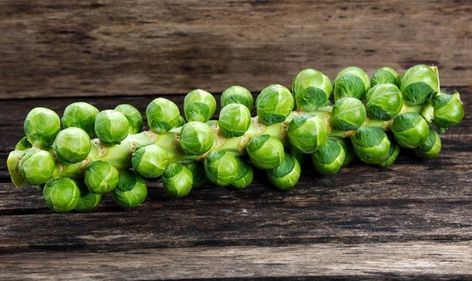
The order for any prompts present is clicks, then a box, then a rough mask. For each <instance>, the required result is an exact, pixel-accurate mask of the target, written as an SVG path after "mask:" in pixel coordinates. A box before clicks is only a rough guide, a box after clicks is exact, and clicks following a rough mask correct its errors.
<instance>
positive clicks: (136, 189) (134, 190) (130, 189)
mask: <svg viewBox="0 0 472 281" xmlns="http://www.w3.org/2000/svg"><path fill="white" fill-rule="evenodd" d="M147 194H148V190H147V186H146V183H145V182H144V180H143V178H141V177H140V176H139V175H138V174H136V173H134V172H131V171H123V172H121V173H120V177H119V181H118V185H117V186H116V188H115V190H113V193H112V196H113V201H115V203H116V204H117V205H118V206H120V207H122V208H127V209H132V208H136V207H138V206H139V205H141V203H143V202H144V200H145V199H146V197H147Z"/></svg>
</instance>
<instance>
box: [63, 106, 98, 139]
mask: <svg viewBox="0 0 472 281" xmlns="http://www.w3.org/2000/svg"><path fill="white" fill-rule="evenodd" d="M97 114H98V109H97V108H96V107H95V106H93V105H91V104H89V103H86V102H74V103H71V104H69V105H68V106H67V107H66V109H65V110H64V114H63V115H62V125H63V126H64V127H65V128H69V127H77V128H81V129H82V130H84V131H86V132H87V134H89V136H90V137H94V136H95V118H96V117H97Z"/></svg>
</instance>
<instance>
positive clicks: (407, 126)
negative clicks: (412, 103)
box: [391, 112, 429, 148]
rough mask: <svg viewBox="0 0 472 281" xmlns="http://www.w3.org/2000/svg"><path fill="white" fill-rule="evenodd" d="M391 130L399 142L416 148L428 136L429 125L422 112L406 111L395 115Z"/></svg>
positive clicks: (404, 145) (407, 146)
mask: <svg viewBox="0 0 472 281" xmlns="http://www.w3.org/2000/svg"><path fill="white" fill-rule="evenodd" d="M391 130H392V133H393V136H394V137H395V140H396V141H397V142H398V144H400V145H401V146H403V147H406V148H416V147H418V146H419V145H421V144H422V143H423V142H424V141H425V139H426V138H427V137H428V134H429V125H428V123H427V122H426V121H425V120H424V118H423V117H422V116H421V115H420V114H418V113H416V112H406V113H402V114H400V115H397V117H395V119H394V120H393V124H392V127H391Z"/></svg>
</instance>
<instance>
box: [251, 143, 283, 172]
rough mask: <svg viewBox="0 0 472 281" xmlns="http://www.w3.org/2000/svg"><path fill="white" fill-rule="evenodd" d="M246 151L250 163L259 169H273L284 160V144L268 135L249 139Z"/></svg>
mask: <svg viewBox="0 0 472 281" xmlns="http://www.w3.org/2000/svg"><path fill="white" fill-rule="evenodd" d="M246 151H247V153H248V155H249V159H250V160H251V163H252V164H253V165H254V166H255V167H257V168H259V169H264V170H268V169H274V168H276V167H277V166H279V165H280V163H282V161H283V160H284V154H285V153H284V146H283V145H282V143H281V142H280V141H279V140H277V139H275V138H273V137H271V136H269V135H260V136H254V137H252V138H251V140H250V141H249V143H248V145H247V147H246Z"/></svg>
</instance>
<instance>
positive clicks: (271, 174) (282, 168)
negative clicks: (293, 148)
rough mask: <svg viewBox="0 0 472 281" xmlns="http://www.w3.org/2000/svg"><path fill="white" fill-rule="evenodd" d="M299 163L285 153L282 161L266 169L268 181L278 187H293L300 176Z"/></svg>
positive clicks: (285, 188) (285, 189)
mask: <svg viewBox="0 0 472 281" xmlns="http://www.w3.org/2000/svg"><path fill="white" fill-rule="evenodd" d="M300 172H301V168H300V163H299V162H298V160H297V159H296V158H295V157H293V156H292V155H290V154H285V157H284V160H283V161H282V163H281V164H280V165H279V166H278V167H276V168H274V169H270V170H267V171H266V174H267V177H268V178H269V181H270V182H271V183H272V184H273V185H274V186H275V187H277V188H278V189H280V190H283V191H288V190H290V189H292V188H294V187H295V185H296V184H297V183H298V180H299V178H300Z"/></svg>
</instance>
